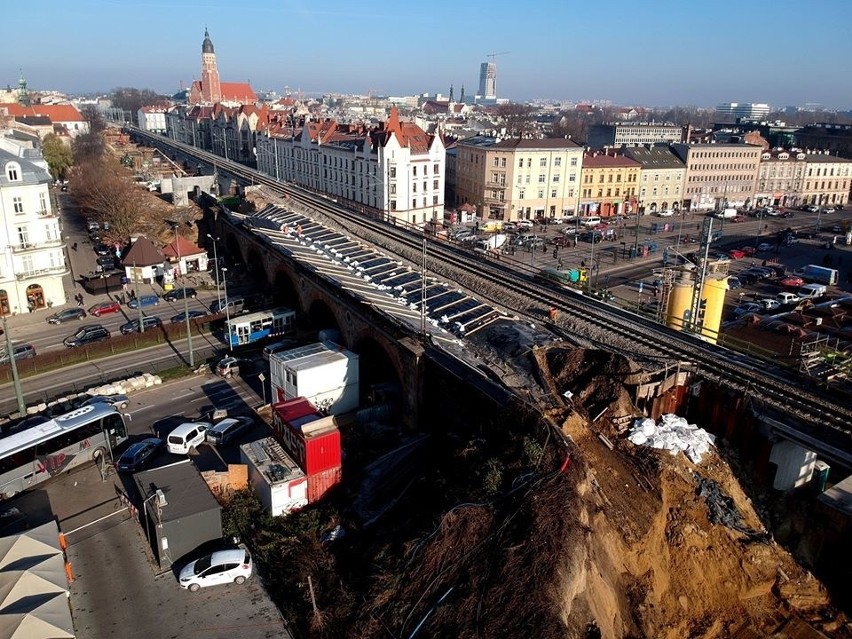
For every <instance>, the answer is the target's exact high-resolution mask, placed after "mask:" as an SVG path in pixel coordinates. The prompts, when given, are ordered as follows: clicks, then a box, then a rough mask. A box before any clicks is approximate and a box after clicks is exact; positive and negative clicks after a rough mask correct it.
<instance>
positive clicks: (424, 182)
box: [423, 180, 429, 191]
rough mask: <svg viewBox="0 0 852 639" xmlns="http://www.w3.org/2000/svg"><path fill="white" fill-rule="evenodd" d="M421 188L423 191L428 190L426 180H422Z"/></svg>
mask: <svg viewBox="0 0 852 639" xmlns="http://www.w3.org/2000/svg"><path fill="white" fill-rule="evenodd" d="M423 190H424V191H428V190H429V183H428V182H427V181H426V180H423Z"/></svg>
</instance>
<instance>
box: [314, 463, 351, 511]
mask: <svg viewBox="0 0 852 639" xmlns="http://www.w3.org/2000/svg"><path fill="white" fill-rule="evenodd" d="M342 479H343V473H342V471H341V467H340V466H336V467H335V468H329V469H327V470H323V471H321V472H319V473H314V474H313V475H308V503H309V504H313V503H316V502H317V501H319V500H320V499H322V498H323V496H325V494H326V493H327V492H328V491H329V490H331V489H332V488H334V487H335V486H337V484H339V483H340V482H341V480H342Z"/></svg>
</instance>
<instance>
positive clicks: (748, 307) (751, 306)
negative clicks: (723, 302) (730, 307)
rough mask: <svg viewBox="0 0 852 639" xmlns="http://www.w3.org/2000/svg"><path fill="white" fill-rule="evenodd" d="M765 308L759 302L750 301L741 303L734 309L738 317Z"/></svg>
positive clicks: (735, 315)
mask: <svg viewBox="0 0 852 639" xmlns="http://www.w3.org/2000/svg"><path fill="white" fill-rule="evenodd" d="M762 310H763V306H762V305H761V304H757V303H754V302H749V303H748V304H740V305H739V306H737V307H736V308H735V309H734V317H736V318H737V319H739V318H741V317H743V316H744V315H750V314H752V313H760V311H762Z"/></svg>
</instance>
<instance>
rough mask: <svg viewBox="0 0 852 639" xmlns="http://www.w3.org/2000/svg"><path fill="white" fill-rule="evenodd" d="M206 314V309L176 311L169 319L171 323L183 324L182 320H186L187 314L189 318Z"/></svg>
mask: <svg viewBox="0 0 852 639" xmlns="http://www.w3.org/2000/svg"><path fill="white" fill-rule="evenodd" d="M207 315H208V313H207V312H206V311H188V312H186V313H178V314H177V315H172V317H171V318H170V319H169V321H170V322H171V323H172V324H183V323H184V322H186V318H187V316H189V319H191V320H192V319H195V318H197V317H205V316H207Z"/></svg>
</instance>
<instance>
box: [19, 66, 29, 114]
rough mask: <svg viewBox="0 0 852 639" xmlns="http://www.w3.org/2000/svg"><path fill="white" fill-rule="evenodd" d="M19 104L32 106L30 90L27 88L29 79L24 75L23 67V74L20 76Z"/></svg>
mask: <svg viewBox="0 0 852 639" xmlns="http://www.w3.org/2000/svg"><path fill="white" fill-rule="evenodd" d="M18 104H20V105H21V106H30V92H29V91H28V90H27V80H26V78H25V77H24V70H23V69H21V75H20V76H19V77H18Z"/></svg>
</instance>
